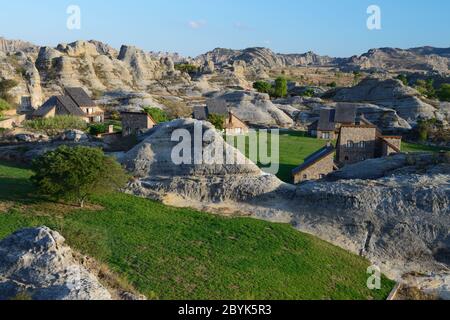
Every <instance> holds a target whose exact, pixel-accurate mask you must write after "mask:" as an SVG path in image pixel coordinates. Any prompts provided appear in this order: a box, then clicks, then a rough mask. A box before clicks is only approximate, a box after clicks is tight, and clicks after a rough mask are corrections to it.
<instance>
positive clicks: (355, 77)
mask: <svg viewBox="0 0 450 320" xmlns="http://www.w3.org/2000/svg"><path fill="white" fill-rule="evenodd" d="M361 76H362V74H361V72H359V71H353V85H354V86H356V85H357V84H358V83H359V81H360V80H361Z"/></svg>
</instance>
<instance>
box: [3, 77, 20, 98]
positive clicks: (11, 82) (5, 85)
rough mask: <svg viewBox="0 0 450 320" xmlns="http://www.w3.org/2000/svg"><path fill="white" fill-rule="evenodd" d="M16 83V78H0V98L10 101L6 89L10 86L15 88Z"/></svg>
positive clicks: (9, 88)
mask: <svg viewBox="0 0 450 320" xmlns="http://www.w3.org/2000/svg"><path fill="white" fill-rule="evenodd" d="M17 85H18V83H17V81H16V80H8V79H5V80H1V81H0V98H1V99H4V100H6V101H10V100H11V97H10V96H9V94H8V91H9V90H11V89H12V88H15V87H16V86H17Z"/></svg>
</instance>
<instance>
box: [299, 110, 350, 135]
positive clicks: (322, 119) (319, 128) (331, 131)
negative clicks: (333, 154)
mask: <svg viewBox="0 0 450 320" xmlns="http://www.w3.org/2000/svg"><path fill="white" fill-rule="evenodd" d="M356 111H357V110H356V107H355V106H352V105H338V106H337V107H336V108H335V109H331V108H323V109H321V110H320V116H319V120H317V121H316V122H314V123H312V124H311V125H310V126H308V134H309V135H310V136H312V137H317V138H318V139H324V140H336V137H337V135H338V130H339V128H340V127H341V126H342V125H354V124H355V123H356Z"/></svg>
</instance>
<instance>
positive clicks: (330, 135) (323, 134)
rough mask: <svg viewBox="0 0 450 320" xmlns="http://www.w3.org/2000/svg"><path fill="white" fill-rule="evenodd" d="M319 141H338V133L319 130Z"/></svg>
mask: <svg viewBox="0 0 450 320" xmlns="http://www.w3.org/2000/svg"><path fill="white" fill-rule="evenodd" d="M317 139H323V140H335V139H336V132H334V131H321V130H317Z"/></svg>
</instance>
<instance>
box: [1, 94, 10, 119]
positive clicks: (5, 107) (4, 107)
mask: <svg viewBox="0 0 450 320" xmlns="http://www.w3.org/2000/svg"><path fill="white" fill-rule="evenodd" d="M11 109H12V106H11V105H10V104H9V103H8V101H5V100H3V99H2V98H0V119H1V118H2V113H3V111H7V110H11Z"/></svg>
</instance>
